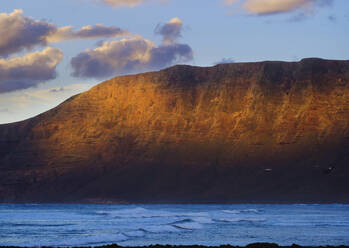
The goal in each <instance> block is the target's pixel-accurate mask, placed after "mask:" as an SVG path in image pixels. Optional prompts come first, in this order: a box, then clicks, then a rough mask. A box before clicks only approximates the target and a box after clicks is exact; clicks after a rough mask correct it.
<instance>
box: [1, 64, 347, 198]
mask: <svg viewBox="0 0 349 248" xmlns="http://www.w3.org/2000/svg"><path fill="white" fill-rule="evenodd" d="M348 165H349V61H332V60H322V59H304V60H301V61H300V62H256V63H233V64H221V65H217V66H214V67H207V68H201V67H192V66H184V65H182V66H174V67H171V68H168V69H165V70H162V71H159V72H150V73H144V74H138V75H130V76H122V77H116V78H114V79H111V80H109V81H106V82H104V83H101V84H99V85H97V86H95V87H94V88H92V89H91V90H89V91H87V92H85V93H82V94H79V95H76V96H74V97H72V98H70V99H68V100H67V101H65V102H64V103H62V104H61V105H59V106H58V107H56V108H54V109H52V110H50V111H48V112H46V113H43V114H41V115H39V116H36V117H34V118H31V119H29V120H26V121H23V122H18V123H13V124H7V125H0V202H88V203H91V202H100V203H109V202H113V203H122V202H144V203H184V202H197V203H203V202H209V203H213V202H220V203H230V202H234V203H239V202H240V203H276V202H277V203H291V202H304V203H308V202H346V203H348V202H349V180H348V178H349V166H348Z"/></svg>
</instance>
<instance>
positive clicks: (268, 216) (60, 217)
mask: <svg viewBox="0 0 349 248" xmlns="http://www.w3.org/2000/svg"><path fill="white" fill-rule="evenodd" d="M255 242H272V243H277V244H279V245H292V244H294V243H296V244H299V245H312V246H318V245H349V205H343V204H329V205H326V204H295V205H275V204H271V205H264V204H262V205H261V204H257V205H255V204H236V205H211V204H208V205H202V204H200V205H192V204H188V205H175V204H174V205H172V204H171V205H97V204H0V245H1V246H98V245H105V244H112V243H117V244H119V245H123V246H131V245H132V246H142V245H150V244H172V245H192V244H200V245H209V246H212V245H222V244H231V245H247V244H250V243H255Z"/></svg>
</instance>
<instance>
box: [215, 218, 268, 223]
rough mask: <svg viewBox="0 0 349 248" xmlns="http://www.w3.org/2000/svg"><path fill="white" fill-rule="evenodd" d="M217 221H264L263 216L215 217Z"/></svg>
mask: <svg viewBox="0 0 349 248" xmlns="http://www.w3.org/2000/svg"><path fill="white" fill-rule="evenodd" d="M215 221H218V222H263V221H266V219H264V218H220V219H215Z"/></svg>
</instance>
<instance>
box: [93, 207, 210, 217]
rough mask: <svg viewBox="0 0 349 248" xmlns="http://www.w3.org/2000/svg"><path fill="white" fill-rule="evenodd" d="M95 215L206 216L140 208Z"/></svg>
mask: <svg viewBox="0 0 349 248" xmlns="http://www.w3.org/2000/svg"><path fill="white" fill-rule="evenodd" d="M95 214H96V215H109V216H111V217H114V218H157V217H159V218H160V217H207V216H208V214H207V213H204V212H192V213H190V212H189V213H178V212H169V211H162V210H149V209H145V208H142V207H136V208H130V209H120V210H110V211H96V212H95Z"/></svg>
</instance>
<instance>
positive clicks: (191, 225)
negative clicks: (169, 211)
mask: <svg viewBox="0 0 349 248" xmlns="http://www.w3.org/2000/svg"><path fill="white" fill-rule="evenodd" d="M173 226H174V227H177V228H180V229H186V230H195V229H201V228H202V227H203V226H202V224H200V223H198V222H193V221H191V222H183V223H177V224H173Z"/></svg>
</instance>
